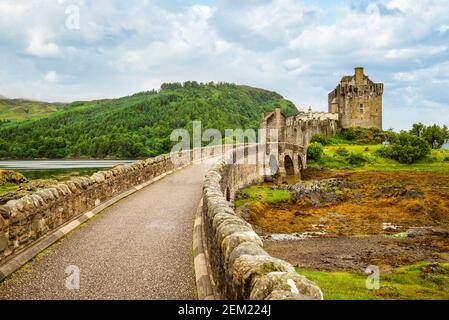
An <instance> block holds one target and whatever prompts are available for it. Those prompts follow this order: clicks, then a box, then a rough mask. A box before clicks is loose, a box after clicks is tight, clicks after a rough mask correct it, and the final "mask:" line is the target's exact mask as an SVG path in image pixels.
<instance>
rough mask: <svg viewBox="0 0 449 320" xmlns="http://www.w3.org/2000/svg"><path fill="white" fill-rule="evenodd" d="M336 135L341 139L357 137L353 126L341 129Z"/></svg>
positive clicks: (351, 139)
mask: <svg viewBox="0 0 449 320" xmlns="http://www.w3.org/2000/svg"><path fill="white" fill-rule="evenodd" d="M338 136H339V137H341V138H342V139H345V140H349V141H353V140H355V139H356V138H357V134H356V132H355V128H351V129H343V130H342V131H340V132H339V133H338Z"/></svg>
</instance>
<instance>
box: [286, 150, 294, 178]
mask: <svg viewBox="0 0 449 320" xmlns="http://www.w3.org/2000/svg"><path fill="white" fill-rule="evenodd" d="M284 167H285V173H286V174H287V176H294V175H295V165H294V163H293V159H292V158H291V157H290V156H289V155H286V156H285V157H284Z"/></svg>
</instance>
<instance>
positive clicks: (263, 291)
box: [250, 272, 323, 300]
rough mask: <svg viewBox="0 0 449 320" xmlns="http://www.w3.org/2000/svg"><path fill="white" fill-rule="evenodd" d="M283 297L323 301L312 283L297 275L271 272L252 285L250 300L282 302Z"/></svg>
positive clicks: (321, 295)
mask: <svg viewBox="0 0 449 320" xmlns="http://www.w3.org/2000/svg"><path fill="white" fill-rule="evenodd" d="M281 292H282V294H281V296H279V293H281ZM284 296H285V297H290V298H292V299H294V300H322V299H323V293H322V292H321V290H320V289H319V288H318V287H317V286H316V285H315V284H314V283H312V282H310V281H309V280H307V279H306V278H305V277H303V276H300V275H298V274H297V273H286V272H272V273H269V274H267V275H265V276H262V277H259V278H257V279H256V281H254V283H253V286H252V290H251V297H250V299H251V300H264V299H268V300H270V299H271V300H277V299H281V300H283V299H285V298H282V297H284Z"/></svg>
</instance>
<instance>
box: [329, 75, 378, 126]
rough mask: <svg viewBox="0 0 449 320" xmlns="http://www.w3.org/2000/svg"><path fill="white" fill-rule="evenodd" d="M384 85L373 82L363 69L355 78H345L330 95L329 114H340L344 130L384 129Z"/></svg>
mask: <svg viewBox="0 0 449 320" xmlns="http://www.w3.org/2000/svg"><path fill="white" fill-rule="evenodd" d="M383 90H384V85H383V84H382V83H374V82H372V81H371V80H370V79H369V78H368V76H366V75H365V73H364V69H363V68H362V67H357V68H355V72H354V75H353V76H344V77H343V78H342V79H341V81H340V83H339V84H338V86H337V87H336V88H335V90H334V91H332V92H331V93H329V96H328V104H329V112H332V113H335V112H337V113H338V114H339V121H340V126H341V127H342V128H352V127H363V128H372V127H374V128H379V129H382V95H383Z"/></svg>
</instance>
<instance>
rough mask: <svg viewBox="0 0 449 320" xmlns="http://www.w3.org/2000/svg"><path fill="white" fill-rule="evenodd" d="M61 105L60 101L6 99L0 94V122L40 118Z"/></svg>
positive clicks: (56, 109) (60, 107)
mask: <svg viewBox="0 0 449 320" xmlns="http://www.w3.org/2000/svg"><path fill="white" fill-rule="evenodd" d="M63 107H64V104H62V103H47V102H40V101H32V100H25V99H7V98H4V97H2V96H1V95H0V123H6V122H9V121H22V120H29V119H37V118H42V117H44V116H46V115H47V114H49V113H52V112H55V111H58V110H60V109H62V108H63Z"/></svg>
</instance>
